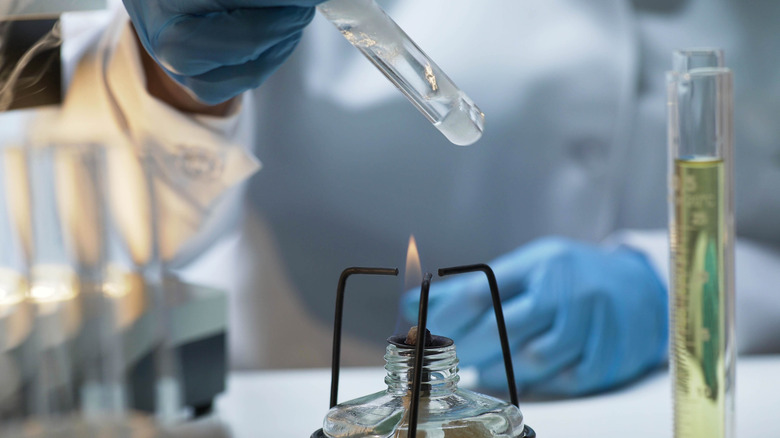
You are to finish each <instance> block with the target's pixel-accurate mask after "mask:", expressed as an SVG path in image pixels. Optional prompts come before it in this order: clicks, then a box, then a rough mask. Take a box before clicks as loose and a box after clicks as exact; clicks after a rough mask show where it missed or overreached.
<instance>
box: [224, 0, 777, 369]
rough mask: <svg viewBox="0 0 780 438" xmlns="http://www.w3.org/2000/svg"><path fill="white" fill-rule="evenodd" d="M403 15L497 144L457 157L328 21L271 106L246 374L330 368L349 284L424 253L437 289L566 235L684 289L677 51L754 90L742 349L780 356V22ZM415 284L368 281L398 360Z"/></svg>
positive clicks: (745, 196) (242, 310)
mask: <svg viewBox="0 0 780 438" xmlns="http://www.w3.org/2000/svg"><path fill="white" fill-rule="evenodd" d="M652 3H655V4H652ZM388 10H389V12H390V15H391V16H392V17H394V18H395V19H396V20H397V22H398V23H399V24H400V25H401V26H402V27H403V28H405V29H406V31H407V33H409V35H410V36H412V38H413V39H415V40H416V41H417V42H418V43H419V45H420V46H421V47H422V48H423V49H424V50H425V51H426V52H427V53H428V54H429V55H430V56H431V57H432V58H433V59H434V60H435V61H436V62H437V63H438V64H439V65H440V67H442V69H443V70H444V71H445V72H447V73H448V74H449V76H450V77H451V78H452V79H453V80H454V81H455V82H456V84H458V85H459V86H460V88H462V89H463V90H464V91H465V92H467V93H468V94H469V95H470V97H472V98H473V100H474V101H475V102H476V103H477V104H478V105H480V106H481V108H482V110H483V111H484V112H485V114H486V117H487V121H486V130H485V134H484V137H483V138H482V140H481V141H480V142H478V143H477V144H475V145H474V146H471V147H467V148H460V147H455V146H452V145H451V144H449V143H448V142H447V141H446V139H444V137H442V136H441V135H440V134H439V133H438V132H437V131H436V130H435V129H434V128H433V127H432V126H430V124H429V123H428V122H427V121H426V120H425V119H424V118H423V117H422V116H421V115H420V114H418V113H417V112H416V111H415V110H414V109H413V108H412V107H411V106H410V105H409V104H408V103H407V102H406V101H405V100H404V99H403V98H402V97H401V95H400V93H398V92H397V90H395V89H394V88H393V87H392V86H391V85H390V84H389V83H388V82H387V80H386V79H384V78H383V77H382V76H381V75H380V74H379V73H378V72H376V71H375V69H374V67H373V66H371V65H370V64H369V63H368V62H366V60H365V59H363V58H362V56H361V55H360V54H359V53H358V52H357V51H356V50H354V49H353V48H352V47H351V46H349V44H347V42H346V41H344V40H343V38H342V37H341V36H340V35H339V34H338V32H336V31H335V29H333V27H332V25H330V24H329V23H327V22H326V21H325V20H323V19H321V17H318V18H316V19H315V22H314V23H313V25H312V26H311V28H309V29H308V30H307V33H306V35H305V37H304V41H303V43H302V44H301V47H300V48H299V49H298V50H297V52H296V53H295V55H294V56H293V58H292V59H291V60H290V61H289V62H288V63H287V64H285V65H284V66H283V67H282V68H281V70H280V71H279V72H278V73H277V74H275V75H274V76H273V77H272V78H271V79H270V80H269V81H268V82H266V83H265V84H264V85H263V86H261V87H260V89H259V90H258V91H257V92H256V93H255V97H256V98H257V102H258V105H257V110H258V119H257V122H256V126H257V140H256V147H257V154H258V156H259V157H260V158H261V159H262V160H263V162H264V166H265V168H264V170H263V171H262V172H260V173H259V174H258V175H257V176H256V177H255V178H254V179H253V180H252V183H251V187H250V190H249V195H248V199H249V200H250V202H251V204H252V205H253V206H254V207H255V208H254V211H253V212H251V214H250V216H251V217H252V219H253V220H252V221H250V222H249V223H248V224H247V226H246V230H249V231H251V236H249V237H248V238H247V240H246V241H245V244H246V248H245V249H244V250H245V251H247V254H249V255H250V256H251V257H245V258H244V259H245V260H252V263H251V266H250V267H249V269H248V270H247V269H245V270H244V274H243V277H242V278H244V281H245V282H246V283H247V284H250V283H251V284H252V285H253V286H252V287H251V288H250V289H246V290H245V291H238V295H237V297H238V298H237V300H239V301H238V302H239V303H240V304H237V305H236V306H235V307H234V315H233V317H234V321H235V324H236V325H237V326H239V328H238V332H237V333H236V338H235V339H236V342H241V343H240V344H239V345H237V348H240V349H241V350H240V351H235V350H234V359H235V360H236V362H235V363H236V365H237V366H246V367H251V366H258V365H259V366H269V367H278V366H289V365H304V364H305V365H321V366H327V364H328V363H329V362H328V361H329V355H328V352H329V348H330V341H329V336H330V330H331V326H330V324H331V321H332V312H333V304H334V297H335V288H336V283H337V279H338V276H339V273H340V271H341V270H342V269H343V268H346V267H348V266H355V265H358V266H399V267H401V268H403V263H404V257H405V254H406V244H407V240H408V236H409V234H410V233H414V234H415V236H416V237H417V242H418V244H419V248H420V255H421V259H422V264H423V268H424V269H426V270H428V271H431V272H435V270H436V269H437V268H439V267H445V266H454V265H459V264H468V263H477V262H487V261H489V260H491V259H493V258H494V257H496V256H498V255H500V254H502V253H505V252H507V251H510V250H512V249H514V248H516V247H518V246H520V245H523V244H524V243H526V242H528V241H529V240H532V239H534V238H537V237H540V236H544V235H549V234H557V235H565V236H569V237H572V238H577V239H583V240H587V241H592V242H601V241H606V242H607V243H606V244H620V243H622V244H628V245H631V246H633V247H635V248H637V249H639V250H642V251H644V252H646V253H647V254H648V255H649V256H650V258H651V260H652V261H653V264H654V266H655V268H656V269H657V271H658V273H659V275H660V276H661V277H662V278H664V279H665V280H666V279H667V278H668V266H667V265H668V249H667V248H668V247H667V239H666V235H665V232H664V230H665V228H666V223H667V206H666V196H667V189H666V187H667V184H666V175H667V170H666V168H667V161H666V160H667V158H666V151H667V144H666V131H665V129H666V128H665V126H666V114H665V108H666V107H665V98H666V96H665V82H664V71H665V70H668V69H669V67H670V65H671V53H672V51H673V50H674V49H676V48H684V47H693V46H716V47H722V48H724V49H725V52H726V61H727V64H728V66H730V67H731V68H732V69H733V70H734V74H735V106H736V109H735V126H736V154H735V155H736V200H737V201H736V205H737V228H738V234H739V239H738V240H739V241H738V244H737V277H736V278H737V279H736V283H737V288H736V291H737V294H738V298H737V301H738V305H737V321H738V346H739V349H740V351H742V352H752V353H756V352H764V351H775V352H777V351H780V336H778V335H780V295H779V294H780V291H778V286H777V285H778V284H780V226H779V225H778V224H779V223H780V202H779V201H778V200H777V197H776V191H777V188H778V187H780V147H779V146H778V144H777V141H776V139H777V137H778V135H780V131H778V125H777V123H776V122H775V121H774V120H773V119H774V118H776V117H777V115H778V114H780V88H778V81H777V80H776V77H777V74H778V73H780V58H777V57H772V56H768V54H769V53H774V52H773V50H774V49H772V47H774V43H776V42H777V38H776V37H775V34H774V30H773V29H774V26H773V25H772V23H775V22H776V20H777V19H778V17H780V4H778V3H776V2H735V1H730V0H714V1H713V0H707V1H704V0H689V1H682V0H681V1H673V0H672V1H667V2H648V1H634V2H630V1H626V0H600V1H593V2H582V1H576V0H571V1H570V0H532V1H523V2H512V1H494V2H475V1H473V0H428V1H426V2H395V3H392V4H391V5H390V7H389V8H388ZM762 23H763V24H762ZM400 283H401V282H396V281H393V280H390V279H371V280H352V283H350V284H349V289H350V290H349V291H348V293H347V310H346V319H347V320H346V322H345V324H346V327H347V330H348V331H350V330H351V331H352V332H359V333H362V334H363V339H370V340H373V341H377V343H381V341H382V340H383V339H384V338H385V337H386V336H388V335H390V334H391V333H392V332H393V330H394V329H395V328H396V327H395V326H394V322H395V304H396V302H397V300H398V295H399V293H400V292H401V291H402V289H403V286H402V284H400ZM280 292H284V293H280ZM301 306H304V309H305V310H301V309H300V307H301ZM311 316H314V317H315V320H316V321H319V322H318V323H314V324H313V323H312V322H311V320H310V318H311ZM453 317H457V316H455V315H453ZM246 328H249V329H248V330H246ZM244 330H245V331H244ZM313 331H321V332H322V333H320V334H312V332H313ZM242 333H244V334H246V333H251V342H250V338H249V337H248V336H247V337H244V336H242ZM266 334H267V335H266ZM357 345H359V346H358V347H356V348H357V350H356V351H355V352H354V354H350V353H348V354H349V359H347V360H346V361H345V363H348V364H349V363H352V364H359V363H377V361H380V362H381V350H380V348H381V346H380V347H376V348H373V349H372V348H368V349H367V350H366V349H365V348H363V349H362V350H361V348H362V347H365V345H361V344H360V343H357ZM366 351H368V354H370V355H371V357H370V358H365V357H363V356H361V355H362V354H363V353H365V352H366Z"/></svg>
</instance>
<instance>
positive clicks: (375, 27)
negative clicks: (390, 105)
mask: <svg viewBox="0 0 780 438" xmlns="http://www.w3.org/2000/svg"><path fill="white" fill-rule="evenodd" d="M318 9H319V11H320V13H322V15H324V16H325V18H327V19H328V20H329V21H330V22H331V23H333V24H334V25H336V27H337V28H338V30H339V31H340V32H341V34H342V35H344V37H345V38H346V39H347V41H349V42H350V43H351V44H352V45H353V46H355V48H357V49H358V50H360V51H361V52H362V53H363V55H365V56H366V58H368V60H369V61H371V62H372V63H373V64H374V65H375V66H376V67H377V68H378V69H379V71H381V72H382V74H383V75H385V77H387V79H389V80H390V82H392V83H393V85H395V86H396V87H398V89H399V90H401V92H402V93H403V94H404V95H405V96H406V97H407V98H408V99H409V101H410V102H412V104H413V105H414V106H415V107H417V109H418V110H420V112H421V113H423V115H424V116H425V117H426V118H427V119H428V120H429V121H430V122H431V123H433V126H435V127H436V128H437V129H438V130H439V131H440V132H441V133H442V134H444V136H445V137H447V139H448V140H449V141H450V142H452V143H454V144H456V145H459V146H468V145H470V144H473V143H474V142H476V141H477V140H479V139H480V137H482V130H483V128H484V125H485V114H483V113H482V111H481V110H480V109H479V107H477V105H475V104H474V102H473V101H472V100H471V99H470V98H469V97H468V96H466V94H465V93H463V92H462V91H461V90H460V89H458V87H457V86H456V85H455V84H454V83H453V82H452V80H451V79H450V78H449V77H448V76H447V75H446V74H444V72H443V71H442V70H441V69H440V68H439V66H438V65H436V63H435V62H433V61H432V60H431V59H430V58H429V57H428V55H426V54H425V53H424V52H423V51H422V50H421V49H420V48H419V47H418V46H417V44H415V43H414V41H412V40H411V39H410V38H409V36H408V35H406V33H405V32H404V31H403V30H402V29H401V28H400V27H399V26H398V25H397V24H396V23H395V22H394V21H393V20H392V19H391V18H390V17H388V16H387V14H385V12H384V11H383V10H382V8H380V7H379V5H377V4H376V2H375V1H374V0H330V1H328V2H326V3H322V4H320V6H318Z"/></svg>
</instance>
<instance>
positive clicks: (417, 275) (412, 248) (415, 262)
mask: <svg viewBox="0 0 780 438" xmlns="http://www.w3.org/2000/svg"><path fill="white" fill-rule="evenodd" d="M422 278H423V277H422V267H421V266H420V254H419V252H418V251H417V242H416V241H415V240H414V235H410V236H409V247H408V249H407V250H406V272H405V273H404V289H405V290H409V289H417V288H419V287H420V283H422Z"/></svg>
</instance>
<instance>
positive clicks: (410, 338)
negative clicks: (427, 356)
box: [404, 326, 433, 347]
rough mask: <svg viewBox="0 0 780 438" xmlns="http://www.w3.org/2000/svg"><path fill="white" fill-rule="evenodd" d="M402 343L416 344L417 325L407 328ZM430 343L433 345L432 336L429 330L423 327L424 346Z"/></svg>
mask: <svg viewBox="0 0 780 438" xmlns="http://www.w3.org/2000/svg"><path fill="white" fill-rule="evenodd" d="M404 344H406V345H417V326H414V327H412V328H410V329H409V333H407V334H406V340H405V341H404ZM431 345H433V336H432V335H431V331H430V330H428V329H425V346H426V347H430V346H431Z"/></svg>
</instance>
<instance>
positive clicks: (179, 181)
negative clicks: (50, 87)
mask: <svg viewBox="0 0 780 438" xmlns="http://www.w3.org/2000/svg"><path fill="white" fill-rule="evenodd" d="M110 5H111V7H110V9H109V10H106V11H98V12H88V13H84V12H78V13H67V14H65V15H63V19H62V26H63V30H62V32H63V47H62V58H63V71H64V72H65V84H66V85H65V86H66V93H65V97H64V101H63V104H62V105H61V106H58V107H46V108H40V109H32V110H22V111H12V112H9V113H6V114H2V115H0V117H1V118H0V121H2V126H3V129H4V130H5V132H6V133H7V134H9V135H5V136H4V140H3V142H2V146H3V147H11V148H12V147H20V146H26V147H40V146H44V145H48V144H51V145H55V146H58V145H67V144H85V143H93V144H99V145H103V146H105V148H106V151H107V154H106V155H107V165H108V172H107V173H106V174H107V181H106V182H107V184H108V186H109V192H108V193H109V200H110V201H109V202H110V204H111V210H112V212H113V213H114V214H113V215H112V217H113V219H114V221H115V226H116V228H117V229H118V231H119V232H120V233H121V234H122V236H123V237H124V240H125V241H126V243H127V246H128V248H127V251H126V252H127V254H125V256H127V258H130V259H131V260H132V262H134V263H135V264H137V265H143V264H145V263H147V262H149V260H150V258H151V257H152V249H151V247H152V231H151V226H152V223H153V219H152V215H153V211H154V210H157V218H156V219H155V220H154V221H156V222H157V223H158V224H159V230H160V241H159V249H160V255H161V257H162V258H163V260H164V261H165V262H167V263H168V265H169V266H171V267H173V268H176V267H181V266H184V265H186V264H188V263H189V262H191V261H192V260H193V259H195V258H197V257H198V256H200V255H201V254H202V252H203V251H205V249H207V248H209V247H210V246H211V244H212V243H213V242H214V241H215V240H217V239H218V238H219V236H222V235H224V234H225V230H226V229H229V227H230V225H231V224H232V225H235V224H236V223H237V221H236V220H234V219H232V218H235V217H237V215H238V214H237V209H238V207H239V205H240V202H239V200H240V194H241V193H240V186H239V184H238V183H239V182H241V181H243V180H245V179H246V177H247V176H248V175H250V174H251V173H253V172H254V171H255V170H256V169H257V168H258V167H259V163H258V161H257V160H256V159H255V158H254V156H253V155H252V154H251V153H250V152H248V151H247V150H246V146H247V145H248V144H249V143H250V141H249V140H248V139H249V138H250V133H251V123H250V122H249V121H248V120H244V119H246V118H248V117H250V116H251V111H242V107H243V106H250V107H251V102H250V101H251V96H246V97H245V98H243V101H242V99H239V100H238V101H237V103H236V105H235V107H234V108H233V109H232V112H231V114H230V115H229V116H227V117H220V118H218V117H206V116H192V115H187V114H182V113H180V112H178V111H176V110H174V109H172V108H170V107H169V106H167V105H166V104H164V103H162V102H160V101H158V100H156V99H155V98H153V97H152V96H150V95H149V94H148V93H147V92H146V86H145V77H144V74H143V68H142V65H141V61H140V59H141V58H140V56H139V52H138V50H139V49H138V46H137V43H136V40H135V36H134V35H133V32H132V28H131V26H130V24H129V20H128V19H127V15H126V13H125V12H124V9H123V8H122V4H121V2H119V1H114V2H110ZM11 156H12V157H15V154H11ZM141 157H148V158H149V161H150V162H153V165H152V166H150V167H151V168H152V169H153V170H152V174H153V176H152V178H153V180H154V186H155V190H154V192H155V195H154V196H155V197H156V198H157V202H156V205H157V207H156V209H153V208H151V201H150V199H151V198H150V195H149V191H148V190H147V188H146V187H147V184H146V177H145V175H144V172H143V170H142V168H141ZM6 165H7V166H8V167H9V169H7V170H8V173H9V174H10V175H11V176H10V178H9V180H8V181H6V183H7V186H8V189H9V190H10V191H20V190H24V184H22V183H21V181H23V177H24V175H23V174H22V173H19V172H18V170H19V169H18V163H17V162H15V161H13V160H6ZM74 189H78V187H74ZM64 191H65V190H64V189H63V185H62V184H60V186H59V194H58V196H60V197H61V199H67V198H64V196H66V195H65V194H64V193H63V192H64ZM17 195H19V193H17ZM73 195H74V196H75V197H74V198H70V199H69V201H73V202H68V201H65V202H63V204H62V207H61V208H71V207H73V206H75V205H78V204H79V202H75V200H78V199H79V197H80V196H81V194H80V193H79V192H78V191H75V192H74V193H73ZM69 204H70V205H69ZM15 207H16V210H17V211H15V215H16V216H17V218H18V219H22V220H23V219H24V214H21V215H20V214H19V211H18V210H19V208H18V207H19V206H18V205H16V206H15ZM71 209H72V208H71ZM61 214H62V215H63V217H66V218H75V219H74V220H70V221H66V222H67V223H66V227H69V226H70V227H71V228H68V230H66V234H68V233H72V236H69V237H68V238H66V241H67V240H70V241H73V242H74V243H75V245H76V246H77V248H75V250H76V251H75V254H76V256H78V255H80V254H83V253H86V252H85V251H83V248H78V246H79V245H83V244H85V242H89V241H94V239H89V238H85V237H84V236H80V235H79V233H84V232H87V233H94V232H95V229H94V228H92V229H90V228H89V227H83V226H81V227H80V226H78V225H79V224H78V223H79V222H80V221H85V220H88V219H87V218H88V217H89V215H81V212H79V211H70V212H68V213H67V214H65V213H62V212H61ZM22 225H23V224H22ZM23 228H24V227H23ZM70 237H72V239H71V238H70ZM87 237H88V236H87ZM23 240H24V241H29V237H26V238H25V239H23ZM118 257H119V258H120V259H121V258H122V255H119V256H118Z"/></svg>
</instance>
